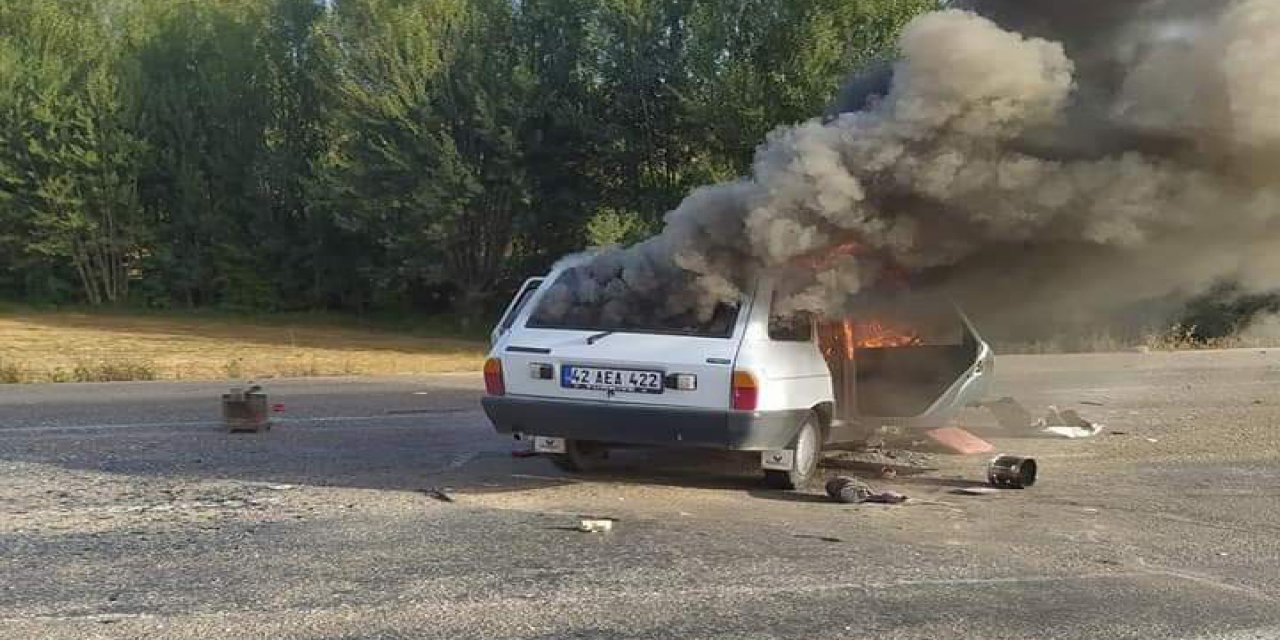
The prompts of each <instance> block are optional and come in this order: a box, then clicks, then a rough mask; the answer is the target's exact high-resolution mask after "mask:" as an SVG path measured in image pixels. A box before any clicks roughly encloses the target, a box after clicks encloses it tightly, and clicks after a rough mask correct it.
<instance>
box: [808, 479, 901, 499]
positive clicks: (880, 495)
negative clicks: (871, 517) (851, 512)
mask: <svg viewBox="0 0 1280 640" xmlns="http://www.w3.org/2000/svg"><path fill="white" fill-rule="evenodd" d="M826 490H827V495H828V496H831V498H832V499H833V500H836V501H839V502H843V503H845V504H861V503H863V502H873V503H876V504H902V503H903V502H906V501H907V496H905V495H903V494H901V493H898V492H897V491H880V492H877V491H875V490H873V489H872V488H871V486H870V485H868V484H867V483H865V482H863V481H861V480H859V479H857V478H853V477H850V476H836V477H834V478H832V479H831V480H829V481H827V486H826Z"/></svg>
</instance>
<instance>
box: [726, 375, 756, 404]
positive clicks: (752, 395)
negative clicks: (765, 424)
mask: <svg viewBox="0 0 1280 640" xmlns="http://www.w3.org/2000/svg"><path fill="white" fill-rule="evenodd" d="M759 399H760V387H759V385H757V384H756V378H755V376H753V375H751V374H749V373H747V372H746V371H734V372H733V403H732V406H733V408H734V409H738V410H741V411H755V409H756V401H757V400H759Z"/></svg>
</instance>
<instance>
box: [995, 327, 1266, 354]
mask: <svg viewBox="0 0 1280 640" xmlns="http://www.w3.org/2000/svg"><path fill="white" fill-rule="evenodd" d="M1269 347H1280V337H1278V336H1272V335H1269V334H1261V333H1246V334H1242V335H1234V336H1226V337H1222V338H1210V339H1205V338H1200V337H1197V336H1196V328H1195V327H1189V326H1183V325H1174V326H1172V327H1170V328H1168V329H1166V330H1164V331H1151V332H1147V333H1145V334H1142V335H1128V336H1125V335H1117V334H1114V333H1110V332H1107V331H1099V332H1096V333H1091V334H1072V335H1066V334H1063V335H1057V336H1053V337H1051V338H1046V339H1043V340H1039V341H1035V342H1007V343H998V344H996V345H995V348H996V352H997V353H1004V354H1015V353H1027V354H1048V353H1110V352H1116V351H1133V350H1135V349H1145V350H1149V351H1203V350H1210V349H1253V348H1269Z"/></svg>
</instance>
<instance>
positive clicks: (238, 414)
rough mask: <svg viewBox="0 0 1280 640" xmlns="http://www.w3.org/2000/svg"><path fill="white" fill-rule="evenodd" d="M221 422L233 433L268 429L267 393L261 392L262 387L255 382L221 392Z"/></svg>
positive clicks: (269, 423) (269, 424)
mask: <svg viewBox="0 0 1280 640" xmlns="http://www.w3.org/2000/svg"><path fill="white" fill-rule="evenodd" d="M222 422H223V424H224V425H225V426H226V428H227V430H228V431H231V432H233V433H234V432H238V431H248V432H253V433H257V432H259V431H266V430H269V429H270V428H271V421H270V420H268V419H267V394H265V393H263V392H262V387H261V386H259V385H256V384H255V385H252V386H250V387H249V388H248V389H244V388H240V387H233V388H232V389H231V391H230V392H228V393H224V394H222Z"/></svg>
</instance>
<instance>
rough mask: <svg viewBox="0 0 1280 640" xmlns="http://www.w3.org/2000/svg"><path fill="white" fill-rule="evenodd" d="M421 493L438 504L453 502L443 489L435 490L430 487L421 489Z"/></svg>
mask: <svg viewBox="0 0 1280 640" xmlns="http://www.w3.org/2000/svg"><path fill="white" fill-rule="evenodd" d="M422 493H423V494H425V495H428V496H430V497H432V498H435V499H436V500H439V501H440V502H454V499H453V496H451V495H449V494H448V492H446V491H445V490H444V489H436V488H434V487H432V488H429V489H422Z"/></svg>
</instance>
